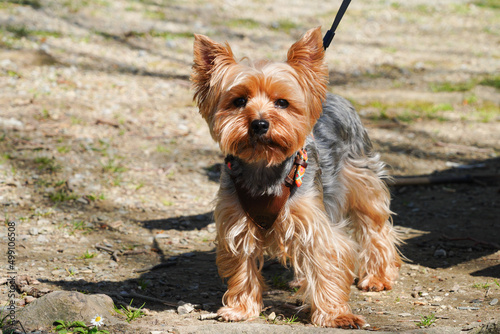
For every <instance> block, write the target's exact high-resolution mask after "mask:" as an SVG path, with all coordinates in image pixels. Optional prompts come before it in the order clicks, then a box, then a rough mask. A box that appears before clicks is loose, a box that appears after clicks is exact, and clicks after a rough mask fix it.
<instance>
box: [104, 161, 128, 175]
mask: <svg viewBox="0 0 500 334" xmlns="http://www.w3.org/2000/svg"><path fill="white" fill-rule="evenodd" d="M101 165H102V169H103V170H104V171H105V172H108V173H123V172H125V171H127V168H126V167H125V166H123V164H122V163H121V162H120V161H116V160H115V159H113V158H109V159H108V161H107V162H105V163H103V162H102V161H101Z"/></svg>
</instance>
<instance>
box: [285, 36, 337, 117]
mask: <svg viewBox="0 0 500 334" xmlns="http://www.w3.org/2000/svg"><path fill="white" fill-rule="evenodd" d="M324 56H325V49H324V47H323V38H322V37H321V27H317V28H314V29H311V30H309V31H307V32H306V33H305V35H304V36H303V37H302V38H301V39H300V40H298V41H297V42H295V43H294V44H293V45H292V46H291V47H290V49H289V50H288V54H287V63H288V64H289V65H290V66H292V67H293V68H294V69H295V70H296V71H297V73H298V74H299V75H300V76H301V79H302V83H303V84H304V85H305V86H306V87H304V88H305V89H306V90H307V91H309V92H311V94H312V95H311V97H312V101H310V102H311V103H313V104H314V109H315V110H314V112H315V113H317V112H319V113H320V114H321V111H322V107H321V103H322V101H323V100H324V99H325V96H326V83H327V81H328V69H327V67H326V64H325V61H324ZM316 116H317V117H319V114H318V115H316Z"/></svg>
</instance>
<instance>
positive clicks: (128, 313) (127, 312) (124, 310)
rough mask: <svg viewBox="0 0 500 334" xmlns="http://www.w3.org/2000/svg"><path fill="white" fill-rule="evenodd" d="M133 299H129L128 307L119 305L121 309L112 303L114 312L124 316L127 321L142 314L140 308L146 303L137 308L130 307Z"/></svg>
mask: <svg viewBox="0 0 500 334" xmlns="http://www.w3.org/2000/svg"><path fill="white" fill-rule="evenodd" d="M133 301H134V300H133V299H132V300H131V301H130V304H129V307H124V306H123V305H121V309H120V308H118V307H117V306H116V305H114V310H115V312H116V313H118V314H121V315H123V316H125V318H126V320H127V322H128V323H130V322H132V321H133V320H135V319H137V318H140V317H142V316H143V315H144V312H143V311H142V308H143V307H144V305H146V303H144V304H142V306H141V307H139V308H138V309H132V302H133Z"/></svg>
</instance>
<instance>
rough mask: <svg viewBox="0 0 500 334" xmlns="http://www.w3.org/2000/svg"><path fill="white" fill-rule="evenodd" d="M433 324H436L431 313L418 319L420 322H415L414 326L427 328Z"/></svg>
mask: <svg viewBox="0 0 500 334" xmlns="http://www.w3.org/2000/svg"><path fill="white" fill-rule="evenodd" d="M435 322H436V315H435V314H434V313H431V314H430V315H427V316H422V317H421V318H420V322H417V323H416V325H417V326H418V327H429V326H430V325H432V324H433V323H435Z"/></svg>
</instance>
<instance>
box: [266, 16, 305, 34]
mask: <svg viewBox="0 0 500 334" xmlns="http://www.w3.org/2000/svg"><path fill="white" fill-rule="evenodd" d="M297 28H299V25H298V24H297V23H295V22H293V21H291V20H289V19H282V20H279V21H277V22H273V23H272V24H271V29H274V30H279V31H283V32H286V33H289V32H290V31H291V30H292V29H297Z"/></svg>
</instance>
